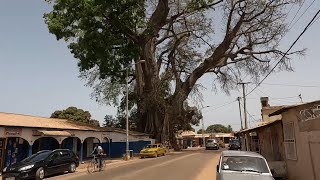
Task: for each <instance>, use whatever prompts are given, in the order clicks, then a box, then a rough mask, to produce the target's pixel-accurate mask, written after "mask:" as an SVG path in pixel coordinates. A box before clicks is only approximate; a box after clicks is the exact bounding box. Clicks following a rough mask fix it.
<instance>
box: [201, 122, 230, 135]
mask: <svg viewBox="0 0 320 180" xmlns="http://www.w3.org/2000/svg"><path fill="white" fill-rule="evenodd" d="M229 126H230V125H229ZM229 126H228V127H225V126H224V125H222V124H214V125H210V126H208V127H207V130H206V132H207V133H230V132H232V128H231V126H230V127H229Z"/></svg>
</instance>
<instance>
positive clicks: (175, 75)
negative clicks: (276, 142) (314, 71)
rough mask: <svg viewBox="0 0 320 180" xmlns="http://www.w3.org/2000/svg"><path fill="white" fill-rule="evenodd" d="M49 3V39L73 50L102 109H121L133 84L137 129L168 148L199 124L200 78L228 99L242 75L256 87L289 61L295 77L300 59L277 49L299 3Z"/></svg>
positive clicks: (60, 0)
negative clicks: (190, 104)
mask: <svg viewBox="0 0 320 180" xmlns="http://www.w3.org/2000/svg"><path fill="white" fill-rule="evenodd" d="M47 1H48V2H50V3H52V5H53V10H52V11H51V12H49V13H46V14H45V15H44V18H45V22H46V23H47V25H48V28H49V31H50V32H51V33H53V34H54V35H56V37H57V39H58V40H60V39H63V40H65V41H66V42H67V43H68V44H69V48H70V50H71V53H73V54H74V57H75V58H77V59H78V60H79V61H78V66H79V69H80V72H81V77H82V78H85V79H86V80H87V81H88V85H89V86H91V87H93V89H94V93H93V96H94V97H95V98H97V101H99V102H102V103H107V104H117V103H118V102H117V101H118V99H119V98H118V97H119V96H122V95H123V92H124V87H125V84H126V83H129V84H130V87H129V90H130V95H129V100H130V103H132V104H134V106H136V107H137V110H138V113H139V117H140V118H141V123H140V124H141V127H139V128H141V129H143V131H144V132H146V133H150V134H153V135H154V136H155V138H157V139H158V140H162V141H164V140H166V139H167V137H168V135H169V137H170V140H171V141H172V142H175V141H174V137H175V136H174V132H176V131H177V130H178V129H181V128H184V126H186V124H189V125H190V122H192V121H193V120H194V118H193V115H194V114H195V113H196V112H197V110H194V109H190V108H187V107H186V106H185V102H186V100H187V99H188V98H190V97H192V95H198V94H199V93H198V92H199V88H201V85H199V84H197V82H198V80H199V79H200V78H201V77H202V76H204V75H206V74H208V75H210V76H212V77H213V79H214V85H217V84H220V85H221V88H222V89H223V90H226V92H229V90H231V89H235V88H236V87H235V84H236V83H237V82H239V81H240V80H241V78H240V77H242V76H241V75H243V74H248V75H250V76H251V77H252V79H254V80H258V78H259V76H261V75H264V74H266V73H267V72H268V71H269V69H270V64H272V62H273V61H277V60H278V59H279V57H281V56H283V55H285V58H284V59H283V60H282V61H281V63H280V65H279V66H278V67H279V68H280V70H291V67H290V63H288V60H290V58H291V55H293V54H295V53H302V51H297V52H290V53H288V54H285V53H284V52H283V51H282V50H281V49H280V48H279V47H278V44H279V40H280V39H281V38H282V36H284V35H285V33H286V32H287V25H286V19H287V12H288V11H287V7H289V8H290V7H291V5H294V4H297V3H298V2H299V0H225V1H222V0H108V1H105V0H47ZM289 8H288V9H289ZM142 60H143V61H142ZM133 62H134V63H137V64H136V65H134V66H132V67H131V66H130V64H131V63H133ZM139 62H144V63H139ZM126 67H127V68H128V69H129V73H128V74H129V77H130V79H129V80H128V81H126V78H125V77H126V71H124V69H125V68H126ZM198 97H200V98H201V96H198ZM131 107H133V106H131Z"/></svg>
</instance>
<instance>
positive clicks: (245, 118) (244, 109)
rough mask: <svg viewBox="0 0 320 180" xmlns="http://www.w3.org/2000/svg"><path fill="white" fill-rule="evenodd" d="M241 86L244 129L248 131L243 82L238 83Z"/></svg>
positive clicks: (244, 84) (244, 85)
mask: <svg viewBox="0 0 320 180" xmlns="http://www.w3.org/2000/svg"><path fill="white" fill-rule="evenodd" d="M238 84H241V85H242V93H243V113H244V128H245V129H248V119H247V106H246V84H248V82H247V83H245V82H242V83H238Z"/></svg>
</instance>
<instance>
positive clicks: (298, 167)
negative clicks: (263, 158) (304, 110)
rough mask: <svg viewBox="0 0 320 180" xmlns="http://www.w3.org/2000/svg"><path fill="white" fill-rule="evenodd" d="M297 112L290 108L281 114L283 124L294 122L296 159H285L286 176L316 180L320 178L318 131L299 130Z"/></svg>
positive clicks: (295, 179) (295, 178) (291, 179)
mask: <svg viewBox="0 0 320 180" xmlns="http://www.w3.org/2000/svg"><path fill="white" fill-rule="evenodd" d="M297 113H299V112H298V110H297V109H290V110H289V111H287V112H285V113H283V114H282V116H283V124H284V123H287V122H292V121H293V122H294V130H295V142H296V151H297V160H289V159H286V163H287V169H288V178H289V179H290V180H301V179H308V180H318V179H320V171H319V169H320V154H319V152H320V131H305V132H301V131H300V129H299V126H298V119H297ZM319 120H320V119H319ZM319 120H318V121H319Z"/></svg>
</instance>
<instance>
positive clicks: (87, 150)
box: [83, 137, 100, 159]
mask: <svg viewBox="0 0 320 180" xmlns="http://www.w3.org/2000/svg"><path fill="white" fill-rule="evenodd" d="M99 143H100V140H99V139H98V138H96V137H88V138H86V139H85V140H84V141H83V159H87V158H89V157H90V155H91V153H92V152H93V148H94V146H95V144H99Z"/></svg>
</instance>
